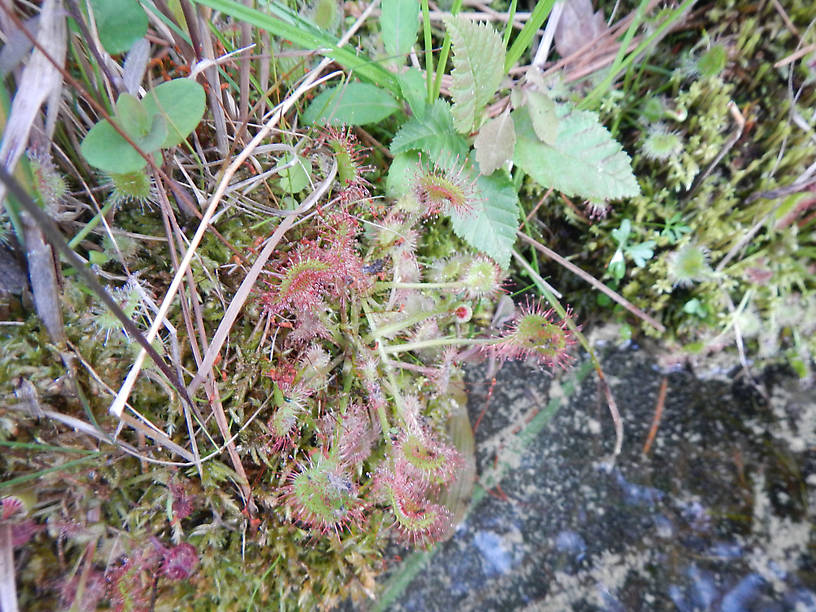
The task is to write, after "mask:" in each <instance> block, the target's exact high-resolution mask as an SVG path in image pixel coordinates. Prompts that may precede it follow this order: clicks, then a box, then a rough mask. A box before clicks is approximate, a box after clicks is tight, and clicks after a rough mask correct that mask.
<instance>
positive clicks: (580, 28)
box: [555, 0, 609, 57]
mask: <svg viewBox="0 0 816 612" xmlns="http://www.w3.org/2000/svg"><path fill="white" fill-rule="evenodd" d="M608 29H609V26H607V25H606V22H605V21H604V16H603V11H598V12H597V13H594V12H593V11H592V0H565V2H564V12H563V13H562V14H561V20H560V21H559V22H558V28H557V29H556V30H555V49H556V51H558V53H559V54H560V55H561V57H567V56H569V55H572V54H573V53H575V52H576V51H577V50H578V49H580V48H581V47H583V46H584V45H586V44H587V43H588V42H589V41H591V40H595V39H596V38H598V36H600V35H601V34H603V33H604V32H606V30H608Z"/></svg>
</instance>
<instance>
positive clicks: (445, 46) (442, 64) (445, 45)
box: [430, 0, 516, 103]
mask: <svg viewBox="0 0 816 612" xmlns="http://www.w3.org/2000/svg"><path fill="white" fill-rule="evenodd" d="M515 3H516V0H513V6H514V7H515ZM461 8H462V0H453V6H451V11H450V12H451V15H456V14H457V13H458V12H459V10H460V9H461ZM507 27H508V29H512V27H513V16H512V15H511V16H510V21H508V22H507ZM450 48H451V37H450V33H449V32H448V31H447V30H446V31H445V38H444V39H443V40H442V51H441V52H440V53H439V64H438V65H437V67H436V80H435V81H434V84H433V91H432V92H431V99H430V102H431V103H433V101H434V100H436V99H437V98H438V97H439V91H440V90H441V89H442V75H443V74H445V68H447V66H448V54H449V53H450Z"/></svg>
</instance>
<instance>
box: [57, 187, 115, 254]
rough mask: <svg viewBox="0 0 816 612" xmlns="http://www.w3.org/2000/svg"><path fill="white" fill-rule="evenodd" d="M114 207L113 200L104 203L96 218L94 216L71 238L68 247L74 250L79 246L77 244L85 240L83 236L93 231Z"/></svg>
mask: <svg viewBox="0 0 816 612" xmlns="http://www.w3.org/2000/svg"><path fill="white" fill-rule="evenodd" d="M115 205H116V201H115V200H114V199H113V198H109V199H108V201H107V202H105V205H104V206H103V207H102V208H101V209H100V210H99V212H98V213H96V216H94V218H93V219H91V220H90V221H88V223H86V224H85V227H83V228H82V229H81V230H79V232H77V235H76V236H74V237H73V238H71V241H70V242H69V243H68V246H69V247H71V248H72V249H76V248H77V246H79V243H80V242H82V241H83V240H85V236H87V235H88V234H90V233H91V232H92V231H93V229H94V228H95V227H96V226H97V225H99V222H100V221H101V220H102V217H104V216H105V215H107V214H108V212H110V209H111V208H113V207H114V206H115Z"/></svg>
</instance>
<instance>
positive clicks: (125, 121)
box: [116, 93, 151, 137]
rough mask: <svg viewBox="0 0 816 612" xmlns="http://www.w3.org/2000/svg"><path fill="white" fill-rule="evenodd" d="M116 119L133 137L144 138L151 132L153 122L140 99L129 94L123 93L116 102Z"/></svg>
mask: <svg viewBox="0 0 816 612" xmlns="http://www.w3.org/2000/svg"><path fill="white" fill-rule="evenodd" d="M116 118H117V120H118V121H119V125H121V126H122V129H123V130H125V131H126V132H127V133H128V134H130V135H131V136H134V137H138V136H144V135H145V134H147V133H148V132H149V131H150V128H151V121H150V117H149V116H148V114H147V111H146V110H145V108H144V106H142V103H141V101H140V100H139V98H137V97H136V96H134V95H131V94H129V93H123V94H122V95H120V96H119V99H118V100H116Z"/></svg>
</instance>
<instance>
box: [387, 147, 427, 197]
mask: <svg viewBox="0 0 816 612" xmlns="http://www.w3.org/2000/svg"><path fill="white" fill-rule="evenodd" d="M418 164H419V154H418V153H416V152H414V151H411V152H408V153H398V154H397V155H395V156H394V159H393V160H392V161H391V167H389V168H388V178H387V179H386V181H385V195H387V196H388V197H389V198H394V199H395V200H398V199H399V198H401V197H402V196H404V195H405V194H406V193H408V192H409V191H411V184H412V183H413V181H414V178H415V177H416V174H417V166H418Z"/></svg>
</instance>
